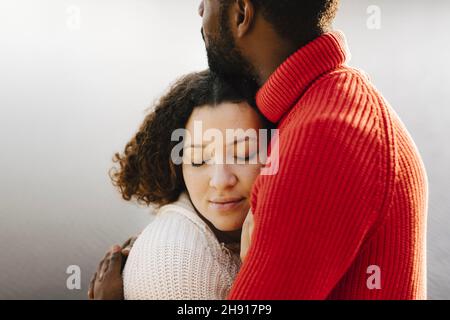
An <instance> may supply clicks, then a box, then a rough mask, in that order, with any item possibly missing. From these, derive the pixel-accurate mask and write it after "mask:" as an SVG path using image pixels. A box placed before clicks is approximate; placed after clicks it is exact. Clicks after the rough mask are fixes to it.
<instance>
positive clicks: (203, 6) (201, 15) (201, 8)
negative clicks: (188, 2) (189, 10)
mask: <svg viewBox="0 0 450 320" xmlns="http://www.w3.org/2000/svg"><path fill="white" fill-rule="evenodd" d="M204 12H205V3H204V2H203V0H202V1H201V2H200V6H199V7H198V14H199V15H200V17H202V18H203V13H204Z"/></svg>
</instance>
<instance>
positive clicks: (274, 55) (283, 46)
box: [253, 34, 321, 86]
mask: <svg viewBox="0 0 450 320" xmlns="http://www.w3.org/2000/svg"><path fill="white" fill-rule="evenodd" d="M320 35H321V34H315V35H311V36H309V37H306V38H305V39H302V40H299V41H297V42H296V43H295V44H294V43H290V42H289V41H286V40H283V39H281V38H279V39H277V40H276V41H274V42H272V43H271V44H270V45H263V46H261V47H262V48H261V51H260V52H263V54H260V55H256V57H255V58H254V59H253V61H255V62H254V66H255V67H254V69H255V71H256V73H257V74H256V75H257V80H258V84H259V86H263V85H264V83H266V82H267V80H268V79H269V77H270V76H271V75H272V74H273V73H274V72H275V70H276V69H277V68H278V67H279V66H280V65H281V64H283V62H285V61H286V60H287V59H288V58H289V57H290V56H291V55H292V54H294V53H295V52H297V51H298V50H299V49H300V48H302V47H304V46H305V45H307V44H308V43H310V42H311V41H313V40H314V39H316V38H318V37H319V36H320ZM256 66H258V67H256Z"/></svg>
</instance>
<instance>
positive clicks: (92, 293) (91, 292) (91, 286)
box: [88, 272, 97, 300]
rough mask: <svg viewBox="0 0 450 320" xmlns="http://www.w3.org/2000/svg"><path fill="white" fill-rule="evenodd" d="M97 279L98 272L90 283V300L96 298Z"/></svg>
mask: <svg viewBox="0 0 450 320" xmlns="http://www.w3.org/2000/svg"><path fill="white" fill-rule="evenodd" d="M96 279H97V272H96V273H95V274H94V276H93V277H92V279H91V281H90V283H89V290H88V298H89V299H90V300H94V286H95V280H96Z"/></svg>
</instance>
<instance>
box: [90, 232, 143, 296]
mask: <svg viewBox="0 0 450 320" xmlns="http://www.w3.org/2000/svg"><path fill="white" fill-rule="evenodd" d="M136 239H137V237H132V238H130V239H128V240H127V241H126V242H125V243H124V244H123V245H122V247H121V246H117V245H116V246H114V247H112V248H111V250H109V251H108V252H107V253H106V255H105V257H104V258H103V260H102V261H101V262H100V264H99V265H98V267H97V272H96V273H95V274H94V276H93V277H92V279H91V283H90V286H89V291H88V297H89V299H90V300H123V299H124V294H123V279H122V271H123V267H124V266H125V262H126V259H127V258H128V254H129V253H130V250H131V248H132V247H133V244H134V242H135V241H136Z"/></svg>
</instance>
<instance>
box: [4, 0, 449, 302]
mask: <svg viewBox="0 0 450 320" xmlns="http://www.w3.org/2000/svg"><path fill="white" fill-rule="evenodd" d="M198 3H199V0H182V1H181V0H164V1H163V0H84V1H82V0H72V1H66V0H39V1H36V0H0V155H1V156H0V181H1V182H0V252H1V254H0V298H1V299H18V298H22V299H83V298H85V296H86V290H87V285H88V280H89V278H90V276H91V274H92V273H93V271H94V269H95V266H96V264H97V262H98V261H99V260H100V258H101V256H102V255H103V253H104V251H105V250H106V249H107V248H108V247H109V246H110V245H112V244H114V243H121V242H122V241H123V240H125V239H126V238H127V237H128V236H129V235H131V234H135V233H136V232H138V231H139V230H141V229H142V228H143V227H144V226H145V225H146V224H147V223H148V222H149V221H150V216H149V209H146V208H140V207H138V206H136V205H133V204H129V203H126V202H124V201H122V200H121V199H120V197H119V195H118V193H117V192H116V191H115V189H114V188H113V187H112V186H111V184H110V182H109V179H108V176H107V171H108V169H109V168H110V166H111V158H112V155H113V153H114V152H116V151H119V150H121V149H122V148H123V146H124V144H125V143H126V142H127V140H128V138H130V137H131V135H132V134H133V133H134V132H135V130H136V129H137V127H138V125H139V124H140V122H141V121H142V119H143V116H144V114H145V110H146V109H147V108H148V107H149V106H150V105H151V102H152V101H153V100H154V99H156V98H157V97H158V96H159V95H160V94H161V93H162V92H163V90H164V89H165V88H166V86H167V85H168V84H169V83H170V82H172V81H173V80H174V79H175V78H176V77H177V76H180V75H182V74H184V73H186V72H189V71H194V70H201V69H203V68H205V67H206V59H205V54H204V47H203V43H202V41H201V38H200V23H201V22H200V18H199V17H198V16H197V6H198ZM370 5H378V6H379V7H380V9H381V29H379V30H372V29H370V28H368V26H367V20H368V18H369V16H370V15H369V14H368V13H367V11H366V10H367V8H368V6H370ZM71 6H75V10H80V20H79V21H80V24H79V25H77V24H76V23H75V24H73V21H75V22H76V19H75V20H73V17H74V15H73V12H74V11H73V8H72V9H71ZM449 18H450V2H449V1H446V0H441V1H436V0H435V1H425V0H421V1H420V0H414V1H412V0H395V1H393V0H383V1H382V0H379V1H364V0H344V1H343V2H342V6H341V11H340V13H339V17H338V19H337V22H336V28H338V29H341V30H343V31H344V32H345V33H346V35H347V38H348V40H349V46H350V49H351V51H352V53H353V59H352V62H351V64H352V65H354V66H356V67H360V68H362V69H364V70H365V71H366V72H368V73H369V74H370V76H371V78H372V80H373V82H374V83H375V85H376V86H377V87H378V88H379V89H380V90H381V91H382V92H383V94H384V96H385V97H386V98H387V99H388V100H389V101H390V103H391V104H392V106H393V107H394V109H395V110H396V111H397V112H398V114H399V115H400V116H401V118H402V119H403V121H404V122H405V124H406V125H407V127H408V128H409V130H410V132H411V134H412V136H413V138H414V139H415V141H416V143H417V146H418V148H419V150H420V152H421V154H422V156H423V159H424V161H425V164H426V167H427V170H428V176H429V181H430V206H429V220H428V221H429V224H428V279H429V282H428V289H429V298H431V299H450V233H449V226H450V217H449V212H450V199H449V196H448V190H449V185H450V182H449V181H450V171H449V166H448V163H450V148H449V143H448V140H447V139H448V137H449V135H450V128H449V126H448V123H449V120H450V108H449V107H450V92H449V88H450V60H449V58H448V57H449V52H450V37H449V36H448V30H450V19H449ZM69 265H78V266H80V268H81V275H82V288H81V290H68V289H67V288H66V278H67V276H68V275H67V274H66V268H67V267H68V266H69Z"/></svg>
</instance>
